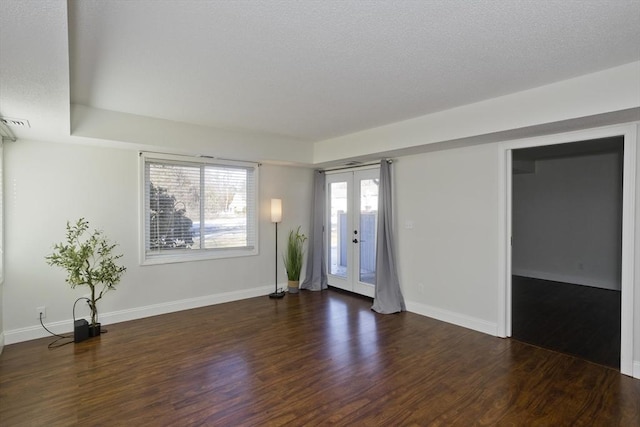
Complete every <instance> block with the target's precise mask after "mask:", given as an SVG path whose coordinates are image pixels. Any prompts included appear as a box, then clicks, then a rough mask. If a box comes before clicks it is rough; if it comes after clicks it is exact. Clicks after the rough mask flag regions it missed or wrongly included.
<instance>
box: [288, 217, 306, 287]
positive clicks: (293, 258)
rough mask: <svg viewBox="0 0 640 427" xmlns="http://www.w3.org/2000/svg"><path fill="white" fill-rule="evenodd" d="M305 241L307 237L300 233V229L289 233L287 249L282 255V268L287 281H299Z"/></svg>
mask: <svg viewBox="0 0 640 427" xmlns="http://www.w3.org/2000/svg"><path fill="white" fill-rule="evenodd" d="M305 240H307V236H305V235H304V234H301V233H300V227H298V229H297V230H295V231H294V230H291V231H289V238H288V240H287V249H286V251H285V252H284V254H283V255H282V258H283V259H284V267H285V269H286V270H287V279H288V280H291V281H295V280H299V279H300V270H302V258H303V255H304V242H305Z"/></svg>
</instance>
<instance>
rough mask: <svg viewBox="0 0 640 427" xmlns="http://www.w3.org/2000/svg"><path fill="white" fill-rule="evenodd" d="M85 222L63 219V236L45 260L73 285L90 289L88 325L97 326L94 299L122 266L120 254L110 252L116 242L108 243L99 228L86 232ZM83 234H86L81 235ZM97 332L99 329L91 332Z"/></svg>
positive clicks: (113, 280) (111, 285)
mask: <svg viewBox="0 0 640 427" xmlns="http://www.w3.org/2000/svg"><path fill="white" fill-rule="evenodd" d="M88 229H89V222H88V221H86V220H85V219H84V218H80V219H79V220H78V221H76V223H75V224H71V223H70V222H69V221H67V239H66V241H65V242H61V243H57V244H55V245H54V246H53V253H52V254H51V255H48V256H47V257H45V259H46V260H47V263H48V264H49V265H52V266H56V267H61V268H63V269H65V270H66V271H67V278H66V282H67V283H68V284H70V285H71V287H72V288H75V287H76V286H78V285H86V286H88V287H89V290H90V291H91V297H90V298H89V300H88V303H89V308H90V310H91V324H90V326H91V328H94V330H95V328H96V327H98V328H99V326H98V325H99V323H98V308H97V306H96V304H97V302H98V301H99V300H100V299H102V297H103V296H104V294H106V293H107V292H108V291H110V290H112V289H115V285H116V284H117V283H118V282H120V278H121V277H122V274H123V273H124V272H125V271H126V267H122V266H119V265H117V264H116V261H117V260H118V259H120V258H122V255H114V254H113V253H112V252H113V249H114V248H115V247H116V246H117V244H116V243H110V242H109V240H108V239H107V238H106V237H105V236H104V234H103V232H102V231H98V230H94V231H93V232H92V233H90V234H89V233H87V230H88ZM85 233H87V234H85ZM95 334H96V335H97V334H99V329H98V330H97V331H95Z"/></svg>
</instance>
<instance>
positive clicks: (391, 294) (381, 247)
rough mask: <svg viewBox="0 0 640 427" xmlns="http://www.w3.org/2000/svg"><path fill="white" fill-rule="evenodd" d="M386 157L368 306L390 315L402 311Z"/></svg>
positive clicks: (381, 168)
mask: <svg viewBox="0 0 640 427" xmlns="http://www.w3.org/2000/svg"><path fill="white" fill-rule="evenodd" d="M389 163H390V162H389V161H387V160H382V161H381V162H380V185H379V187H378V243H377V245H376V290H375V298H374V300H373V306H372V307H371V309H372V310H373V311H376V312H378V313H382V314H390V313H397V312H399V311H405V310H406V307H405V305H404V298H403V297H402V292H401V291H400V282H399V281H398V270H397V264H396V256H395V250H394V246H393V242H394V235H393V229H392V224H393V220H392V216H391V210H392V209H391V206H392V200H393V199H392V194H391V187H392V183H391V166H390V164H389Z"/></svg>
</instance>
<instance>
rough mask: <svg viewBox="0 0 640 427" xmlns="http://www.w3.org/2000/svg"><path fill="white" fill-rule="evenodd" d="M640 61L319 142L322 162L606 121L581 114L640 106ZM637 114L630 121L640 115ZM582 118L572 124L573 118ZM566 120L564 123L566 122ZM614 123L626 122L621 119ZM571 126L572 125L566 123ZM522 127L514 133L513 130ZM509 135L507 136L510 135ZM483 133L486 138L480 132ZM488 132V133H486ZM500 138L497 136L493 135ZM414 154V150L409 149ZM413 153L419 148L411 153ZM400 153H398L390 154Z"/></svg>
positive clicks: (535, 133)
mask: <svg viewBox="0 0 640 427" xmlns="http://www.w3.org/2000/svg"><path fill="white" fill-rule="evenodd" d="M638 75H640V61H637V62H633V63H630V64H626V65H621V66H619V67H614V68H610V69H608V70H604V71H600V72H597V73H592V74H586V75H584V76H579V77H576V78H573V79H568V80H563V81H561V82H557V83H553V84H549V85H545V86H540V87H537V88H534V89H530V90H526V91H522V92H517V93H513V94H509V95H505V96H501V97H498V98H492V99H488V100H486V101H481V102H476V103H474V104H469V105H464V106H461V107H457V108H452V109H450V110H446V111H440V112H436V113H432V114H427V115H424V116H421V117H417V118H414V119H410V120H405V121H402V122H397V123H392V124H389V125H385V126H380V127H377V128H373V129H367V130H363V131H361V132H356V133H353V134H350V135H345V136H340V137H336V138H332V139H328V140H325V141H320V142H317V143H316V144H315V146H314V161H315V162H316V163H322V162H330V161H335V160H339V159H345V158H350V157H355V156H363V155H370V154H375V153H380V152H394V151H402V150H408V149H411V148H417V147H424V146H429V145H434V144H438V143H441V142H444V141H459V140H462V141H464V140H466V138H471V139H472V140H478V139H482V142H493V141H498V139H497V138H499V137H501V138H503V139H502V140H503V141H504V140H507V139H515V138H525V137H533V136H538V135H540V134H542V133H547V134H548V133H558V132H563V131H570V130H577V129H583V128H584V127H589V126H591V127H593V126H603V125H604V124H606V123H604V122H603V120H605V119H602V118H601V119H598V120H593V121H592V122H588V121H587V123H586V124H585V123H584V122H582V120H580V119H584V118H587V119H588V118H592V119H593V118H594V117H596V116H598V115H602V116H603V117H606V115H607V114H609V113H613V112H620V111H624V110H627V109H633V108H638V107H639V106H640V96H639V94H640V79H639V78H638ZM637 116H638V113H637V111H636V112H634V113H633V117H634V118H627V119H626V120H625V121H633V120H637V119H636V118H635V117H637ZM572 120H577V122H582V123H581V124H580V125H579V126H581V127H577V128H575V127H574V128H573V129H571V126H574V125H569V122H571V121H572ZM563 123H564V124H563ZM614 123H620V122H619V121H616V122H614ZM565 126H569V128H563V127H565ZM514 130H518V131H517V132H513V133H510V131H514ZM505 135H506V136H507V139H504V137H505ZM480 136H483V138H479V137H480ZM484 136H486V137H484ZM492 138H494V139H492ZM407 154H409V153H407ZM410 154H413V153H410ZM390 155H395V154H390Z"/></svg>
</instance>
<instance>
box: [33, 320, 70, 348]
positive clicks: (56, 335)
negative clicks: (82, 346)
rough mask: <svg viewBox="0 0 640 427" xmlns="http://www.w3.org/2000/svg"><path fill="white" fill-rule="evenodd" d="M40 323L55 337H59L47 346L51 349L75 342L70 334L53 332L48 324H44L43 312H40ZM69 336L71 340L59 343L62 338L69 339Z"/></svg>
mask: <svg viewBox="0 0 640 427" xmlns="http://www.w3.org/2000/svg"><path fill="white" fill-rule="evenodd" d="M40 324H41V325H42V327H43V328H44V330H45V331H47V332H49V333H50V334H51V335H53V336H54V337H58V339H56V340H54V341H52V342H50V343H49V345H47V348H48V349H49V350H52V349H54V348H58V347H62V346H63V345H67V344H71V343H72V342H73V337H72V336H69V335H58V334H56V333H53V332H51V331H50V330H49V329H48V328H47V327H46V326H44V323H43V322H42V313H40ZM69 338H71V341H67V342H64V343H61V344H58V341H60V340H62V339H69Z"/></svg>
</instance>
